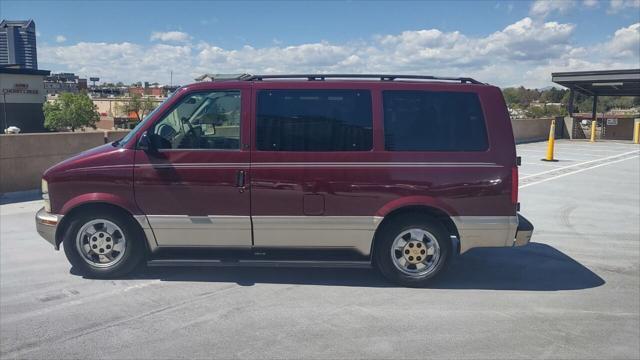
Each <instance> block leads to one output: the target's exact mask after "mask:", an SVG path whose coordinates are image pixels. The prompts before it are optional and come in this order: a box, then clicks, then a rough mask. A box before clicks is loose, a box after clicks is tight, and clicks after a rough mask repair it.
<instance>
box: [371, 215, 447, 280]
mask: <svg viewBox="0 0 640 360" xmlns="http://www.w3.org/2000/svg"><path fill="white" fill-rule="evenodd" d="M383 226H384V227H383V228H382V229H380V232H379V233H378V234H377V235H376V239H375V247H374V254H373V256H374V263H375V265H376V267H377V268H378V270H380V272H381V273H382V274H383V275H384V276H385V277H386V278H387V279H389V280H391V281H393V282H395V283H398V284H400V285H403V286H408V287H423V286H426V285H428V284H429V282H430V280H431V279H433V278H435V277H436V276H437V275H439V274H440V273H441V272H442V271H443V270H444V269H445V265H446V264H447V263H448V260H449V258H450V256H449V255H450V254H451V239H450V236H449V233H448V232H447V230H446V228H445V227H444V226H443V225H442V224H441V223H440V222H439V221H437V220H435V219H433V218H431V217H429V216H427V215H420V214H410V215H400V216H399V217H397V218H395V219H392V220H390V222H389V223H386V224H384V225H383ZM403 240H404V243H403ZM392 248H394V250H393V251H392ZM394 258H395V260H394ZM402 259H404V260H402ZM403 262H404V264H405V265H404V266H403V265H402V263H403Z"/></svg>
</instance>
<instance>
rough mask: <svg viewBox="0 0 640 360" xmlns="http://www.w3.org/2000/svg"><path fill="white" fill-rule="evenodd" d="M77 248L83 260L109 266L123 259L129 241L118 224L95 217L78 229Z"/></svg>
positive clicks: (96, 265) (93, 264)
mask: <svg viewBox="0 0 640 360" xmlns="http://www.w3.org/2000/svg"><path fill="white" fill-rule="evenodd" d="M76 248H77V249H78V252H79V253H80V256H81V257H82V260H84V261H85V262H86V263H88V264H89V265H91V266H94V267H100V268H108V267H111V266H114V265H116V264H117V263H118V262H120V261H121V260H122V257H123V256H124V253H125V250H126V248H127V241H126V239H125V237H124V232H123V231H122V229H120V227H119V226H118V225H116V224H114V223H113V222H111V221H109V220H105V219H95V220H91V221H89V222H87V223H85V224H84V225H82V227H81V228H80V230H79V231H78V235H77V236H76Z"/></svg>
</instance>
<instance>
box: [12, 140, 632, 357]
mask: <svg viewBox="0 0 640 360" xmlns="http://www.w3.org/2000/svg"><path fill="white" fill-rule="evenodd" d="M545 149H546V144H545V143H530V144H523V145H518V155H520V156H522V166H521V168H520V179H521V182H520V184H521V188H520V202H521V203H522V213H523V214H524V215H525V216H526V217H527V218H529V220H531V222H532V223H533V224H534V226H535V228H536V229H535V232H534V236H533V239H532V241H533V243H531V244H530V245H528V246H526V247H522V248H504V249H475V250H471V251H469V252H468V253H466V254H464V255H462V256H459V257H458V258H457V259H456V260H455V262H454V263H453V264H452V266H451V267H450V269H449V270H448V271H447V272H446V273H445V274H443V276H442V277H440V278H439V279H438V280H437V281H436V282H435V283H433V286H432V287H431V288H427V289H408V288H401V287H397V286H395V285H393V284H390V283H388V282H387V281H385V280H384V279H383V278H382V277H381V276H379V275H378V274H377V273H376V272H375V271H374V270H337V269H331V270H328V269H262V268H258V269H251V268H150V269H147V270H144V271H143V272H140V273H137V274H135V275H133V276H131V277H129V278H126V279H121V280H109V281H105V280H90V279H85V278H83V277H81V276H79V275H77V274H75V273H74V271H73V269H70V266H69V265H68V263H67V261H66V259H65V257H64V253H63V252H62V251H60V252H56V251H54V250H53V248H52V247H51V245H49V244H48V243H47V242H46V241H44V240H43V239H41V238H40V237H39V236H38V234H37V233H36V230H35V224H34V219H33V217H34V214H35V212H36V211H37V210H38V209H39V208H40V207H41V202H40V201H27V202H15V201H13V200H12V201H5V202H9V203H8V204H5V205H2V206H1V207H0V214H1V216H0V227H1V233H0V357H1V358H3V359H11V358H34V359H51V358H85V359H88V358H156V359H164V358H318V359H327V358H363V359H364V358H367V359H372V358H395V359H423V358H504V359H513V358H523V359H530V358H563V359H566V358H574V359H602V358H606V359H609V358H628V359H632V358H633V359H637V358H640V266H639V263H640V158H639V154H640V147H638V146H637V145H633V144H629V143H621V142H598V143H595V144H590V143H587V142H576V141H573V142H570V141H558V142H557V143H556V158H557V159H558V160H559V161H558V162H542V161H540V159H541V158H543V157H544V154H545ZM488 206H490V204H488Z"/></svg>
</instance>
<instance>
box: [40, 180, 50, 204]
mask: <svg viewBox="0 0 640 360" xmlns="http://www.w3.org/2000/svg"><path fill="white" fill-rule="evenodd" d="M41 187H42V199H43V200H44V210H45V211H46V212H51V201H49V184H48V183H47V180H45V179H42V186H41Z"/></svg>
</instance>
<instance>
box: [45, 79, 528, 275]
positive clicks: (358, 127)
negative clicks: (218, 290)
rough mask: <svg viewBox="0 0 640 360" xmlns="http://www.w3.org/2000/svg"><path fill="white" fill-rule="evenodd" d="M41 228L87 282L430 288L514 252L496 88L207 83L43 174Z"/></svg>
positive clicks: (419, 83) (510, 168) (506, 140)
mask: <svg viewBox="0 0 640 360" xmlns="http://www.w3.org/2000/svg"><path fill="white" fill-rule="evenodd" d="M42 194H43V198H44V204H45V206H44V208H43V209H41V210H40V211H39V212H38V213H37V215H36V225H37V229H38V232H39V233H40V234H41V236H42V237H44V238H45V239H46V240H47V241H49V242H50V243H51V244H53V246H54V247H55V248H56V249H59V247H60V244H62V246H63V248H64V251H65V254H66V256H67V258H68V259H69V261H70V263H71V264H72V266H73V267H74V268H75V269H78V270H79V272H81V273H83V274H85V275H86V276H89V277H95V278H110V277H117V276H122V275H123V274H125V273H128V272H130V271H132V270H134V268H136V267H137V266H138V265H139V264H142V263H146V264H147V265H149V266H162V265H170V266H174V265H195V266H205V265H215V266H231V265H234V266H334V267H368V266H374V267H376V268H378V269H379V270H380V271H381V272H382V274H384V275H385V276H386V277H387V278H389V279H391V280H393V281H395V282H397V283H399V284H402V285H406V286H421V285H425V284H427V283H428V282H429V280H431V279H432V278H434V277H435V276H436V275H437V274H439V273H441V272H442V270H443V269H444V268H445V265H446V264H447V263H449V262H450V261H451V259H452V256H454V255H456V254H460V253H464V252H466V251H468V250H469V249H472V248H477V247H504V246H519V245H525V244H527V243H528V242H529V240H530V238H531V234H532V232H533V226H532V225H531V223H529V222H528V221H527V220H526V219H525V218H524V217H522V216H521V215H519V213H518V210H519V204H518V159H517V158H516V149H515V143H514V137H513V132H512V129H511V122H510V119H509V114H508V112H507V107H506V105H505V101H504V99H503V97H502V93H501V91H500V89H499V88H497V87H495V86H490V85H487V84H483V83H480V82H478V81H476V80H473V79H471V78H442V77H433V76H407V75H362V74H360V75H247V74H244V75H239V76H219V77H215V78H214V80H213V81H209V82H200V83H195V84H192V85H188V86H184V87H182V88H180V89H178V90H177V91H176V92H175V93H174V94H173V95H172V96H171V97H170V98H168V99H167V100H166V101H165V102H164V103H163V104H162V105H160V106H159V107H158V108H157V109H156V110H154V111H153V112H152V113H151V114H149V115H148V116H147V117H146V118H145V119H144V120H143V121H142V122H140V123H139V124H138V126H136V128H135V129H133V131H131V132H130V133H129V134H128V135H127V136H125V137H124V138H123V139H121V140H119V141H115V142H113V143H110V144H105V145H103V146H99V147H97V148H94V149H91V150H88V151H85V152H83V153H81V154H79V155H77V156H75V157H72V158H70V159H68V160H65V161H63V162H61V163H59V164H57V165H55V166H53V167H52V168H50V169H48V170H47V171H46V172H45V173H44V175H43V178H42Z"/></svg>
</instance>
